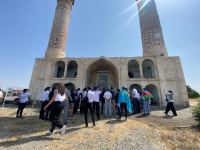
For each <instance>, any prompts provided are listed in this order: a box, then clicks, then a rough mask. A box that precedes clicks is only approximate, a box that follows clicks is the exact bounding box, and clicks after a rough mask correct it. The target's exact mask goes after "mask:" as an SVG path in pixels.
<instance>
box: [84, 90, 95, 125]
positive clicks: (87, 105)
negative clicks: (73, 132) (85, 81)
mask: <svg viewBox="0 0 200 150" xmlns="http://www.w3.org/2000/svg"><path fill="white" fill-rule="evenodd" d="M94 100H95V93H94V92H92V91H91V88H88V93H87V95H86V96H85V97H84V98H83V112H84V115H85V127H88V117H87V115H88V109H89V110H90V114H91V116H92V122H93V126H95V119H94V114H93V108H92V104H93V101H94Z"/></svg>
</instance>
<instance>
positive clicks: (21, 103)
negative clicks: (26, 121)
mask: <svg viewBox="0 0 200 150" xmlns="http://www.w3.org/2000/svg"><path fill="white" fill-rule="evenodd" d="M29 96H30V93H29V90H28V89H24V90H23V93H21V94H20V95H19V104H18V110H17V114H16V118H23V117H22V113H23V110H24V108H25V107H26V104H27V102H28V98H29Z"/></svg>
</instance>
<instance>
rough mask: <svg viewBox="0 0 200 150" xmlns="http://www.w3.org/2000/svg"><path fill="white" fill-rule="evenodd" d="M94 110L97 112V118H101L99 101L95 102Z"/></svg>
mask: <svg viewBox="0 0 200 150" xmlns="http://www.w3.org/2000/svg"><path fill="white" fill-rule="evenodd" d="M93 111H94V113H96V115H97V118H98V119H100V114H99V102H93Z"/></svg>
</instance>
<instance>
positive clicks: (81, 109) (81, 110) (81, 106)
mask: <svg viewBox="0 0 200 150" xmlns="http://www.w3.org/2000/svg"><path fill="white" fill-rule="evenodd" d="M80 113H81V114H82V113H83V100H81V105H80Z"/></svg>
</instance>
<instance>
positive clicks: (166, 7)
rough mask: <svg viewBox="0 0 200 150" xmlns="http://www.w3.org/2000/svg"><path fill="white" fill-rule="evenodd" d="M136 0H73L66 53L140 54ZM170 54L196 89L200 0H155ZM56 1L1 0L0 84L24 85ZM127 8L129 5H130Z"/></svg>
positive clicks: (43, 41) (42, 46)
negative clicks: (74, 1) (74, 0)
mask: <svg viewBox="0 0 200 150" xmlns="http://www.w3.org/2000/svg"><path fill="white" fill-rule="evenodd" d="M134 2H135V0H76V3H75V6H74V7H73V11H72V17H71V23H70V28H69V34H68V41H67V56H69V57H95V56H141V55H142V45H141V39H140V28H139V20H138V16H136V17H134V16H135V14H136V13H137V8H136V7H135V6H134V7H130V6H131V5H133V3H134ZM156 4H157V8H158V12H159V15H160V20H161V24H162V28H163V32H164V37H165V42H166V46H167V48H168V51H169V55H170V56H180V57H181V60H182V65H183V70H184V73H185V78H186V82H187V84H188V85H190V86H191V87H193V88H194V89H196V90H198V91H200V77H199V75H200V67H199V65H200V9H199V6H200V0H156ZM55 7H56V0H1V1H0V65H1V66H0V87H1V88H4V89H5V88H7V87H9V86H18V87H28V86H29V82H30V79H31V74H32V69H33V65H34V61H35V58H40V57H43V56H44V53H45V50H46V48H47V44H48V39H49V34H50V30H51V25H52V21H53V16H54V11H55ZM129 7H130V9H127V8H129Z"/></svg>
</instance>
